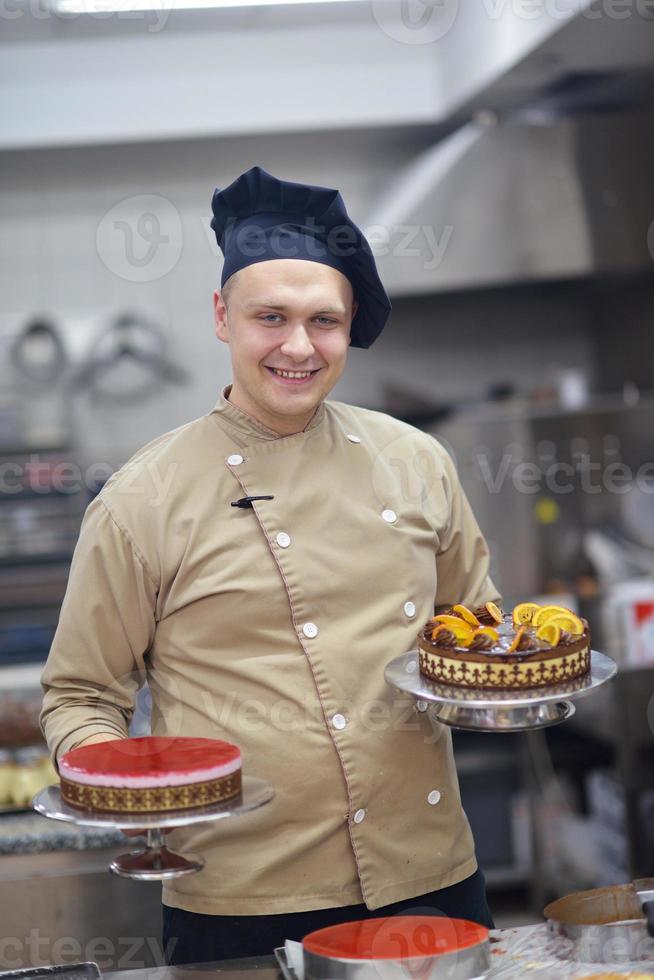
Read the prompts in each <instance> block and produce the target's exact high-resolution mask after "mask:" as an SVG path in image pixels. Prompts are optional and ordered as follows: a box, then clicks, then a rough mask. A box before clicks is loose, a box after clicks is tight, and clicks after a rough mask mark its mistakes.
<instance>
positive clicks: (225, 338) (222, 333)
mask: <svg viewBox="0 0 654 980" xmlns="http://www.w3.org/2000/svg"><path fill="white" fill-rule="evenodd" d="M213 319H214V324H215V331H216V337H217V338H218V340H222V342H223V343H224V344H228V343H229V330H228V328H227V307H226V306H225V303H224V301H223V297H222V293H221V291H220V290H219V289H216V290H214V294H213Z"/></svg>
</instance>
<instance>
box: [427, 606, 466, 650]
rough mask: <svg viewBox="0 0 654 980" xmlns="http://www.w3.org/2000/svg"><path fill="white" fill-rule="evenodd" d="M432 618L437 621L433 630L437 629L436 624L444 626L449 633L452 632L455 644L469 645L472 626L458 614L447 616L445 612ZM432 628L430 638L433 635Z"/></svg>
mask: <svg viewBox="0 0 654 980" xmlns="http://www.w3.org/2000/svg"><path fill="white" fill-rule="evenodd" d="M434 618H435V619H436V621H437V626H436V627H435V628H434V630H435V629H438V626H444V627H445V628H446V629H447V630H449V632H450V633H454V636H455V638H456V641H457V646H463V647H467V646H469V644H470V641H471V640H472V626H469V625H468V624H467V623H466V622H464V620H462V619H460V618H459V616H448V615H447V614H445V613H444V614H443V615H442V616H436V617H434ZM434 630H432V638H433V636H434Z"/></svg>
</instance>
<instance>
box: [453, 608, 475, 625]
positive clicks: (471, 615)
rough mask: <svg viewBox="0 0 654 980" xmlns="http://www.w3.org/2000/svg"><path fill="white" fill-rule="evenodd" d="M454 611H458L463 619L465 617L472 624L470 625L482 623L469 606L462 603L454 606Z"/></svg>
mask: <svg viewBox="0 0 654 980" xmlns="http://www.w3.org/2000/svg"><path fill="white" fill-rule="evenodd" d="M452 612H455V613H458V614H459V616H460V617H461V619H464V620H465V621H466V623H469V624H470V626H479V625H480V623H479V620H478V619H477V617H476V616H475V614H474V613H473V612H471V611H470V610H469V609H468V607H467V606H462V605H460V604H459V605H456V606H452Z"/></svg>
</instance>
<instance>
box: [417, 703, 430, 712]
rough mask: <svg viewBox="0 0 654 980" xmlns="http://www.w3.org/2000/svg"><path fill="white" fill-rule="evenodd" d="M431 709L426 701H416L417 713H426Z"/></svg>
mask: <svg viewBox="0 0 654 980" xmlns="http://www.w3.org/2000/svg"><path fill="white" fill-rule="evenodd" d="M428 707H429V705H428V703H427V702H426V701H416V711H426V710H427V708H428Z"/></svg>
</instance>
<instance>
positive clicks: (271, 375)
mask: <svg viewBox="0 0 654 980" xmlns="http://www.w3.org/2000/svg"><path fill="white" fill-rule="evenodd" d="M228 282H229V285H228V287H227V288H224V289H223V291H222V294H221V292H220V291H218V290H216V292H215V293H214V314H215V320H216V336H217V337H218V338H219V339H220V340H222V341H224V342H225V343H227V344H229V345H230V353H231V360H232V373H233V377H234V381H233V384H232V388H231V392H230V395H229V400H230V401H231V403H232V404H233V405H236V406H237V407H238V408H241V409H243V411H244V412H247V413H248V414H250V415H252V416H254V417H255V418H257V419H259V421H260V422H263V423H264V424H266V425H269V426H270V428H271V429H274V430H275V431H276V432H278V433H279V434H280V435H290V434H292V433H293V432H300V431H301V430H302V429H303V428H304V427H305V425H306V424H307V423H308V422H309V421H310V419H311V418H312V416H313V413H314V412H315V410H316V408H317V406H318V405H319V404H320V403H321V402H322V401H323V399H324V398H326V396H327V395H328V394H329V392H330V391H331V389H332V388H333V387H334V385H335V384H336V382H337V381H338V379H339V378H340V376H341V374H342V373H343V370H344V369H345V362H346V358H347V351H348V347H349V343H350V324H351V322H352V317H353V316H354V315H355V313H356V309H357V304H356V302H355V300H354V296H353V292H352V286H351V284H350V282H349V280H348V279H346V278H345V276H344V275H343V274H342V273H341V272H338V271H337V270H336V269H332V268H330V267H329V266H327V265H322V264H319V263H317V262H310V261H306V260H303V259H269V260H268V261H266V262H261V263H258V264H256V265H252V266H249V267H248V268H245V269H242V270H241V271H240V272H237V273H235V274H234V275H233V276H232V277H231V279H230V280H228Z"/></svg>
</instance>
